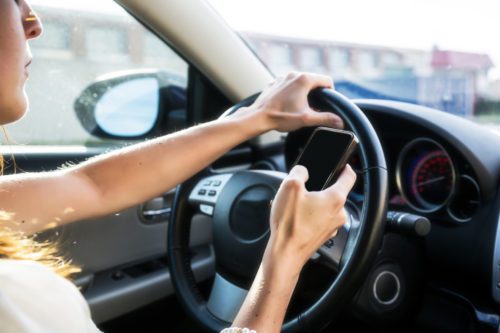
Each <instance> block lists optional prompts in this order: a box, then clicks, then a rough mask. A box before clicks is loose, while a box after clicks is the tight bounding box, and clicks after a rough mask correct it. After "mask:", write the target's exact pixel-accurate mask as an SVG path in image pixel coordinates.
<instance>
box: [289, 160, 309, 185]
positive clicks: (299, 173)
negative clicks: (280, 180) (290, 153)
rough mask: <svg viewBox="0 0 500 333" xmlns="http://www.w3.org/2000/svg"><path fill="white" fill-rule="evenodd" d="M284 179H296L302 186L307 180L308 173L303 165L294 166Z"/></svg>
mask: <svg viewBox="0 0 500 333" xmlns="http://www.w3.org/2000/svg"><path fill="white" fill-rule="evenodd" d="M286 179H296V180H298V181H300V182H301V183H302V184H305V182H307V180H308V179H309V172H308V171H307V168H306V167H305V166H303V165H299V164H298V165H296V166H294V167H293V168H292V170H290V173H289V174H288V176H287V177H286Z"/></svg>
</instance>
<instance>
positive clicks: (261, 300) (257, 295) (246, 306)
mask: <svg viewBox="0 0 500 333" xmlns="http://www.w3.org/2000/svg"><path fill="white" fill-rule="evenodd" d="M301 267H302V265H300V264H298V263H295V262H290V261H288V260H287V258H285V257H283V256H280V255H273V254H271V253H270V251H269V249H267V250H266V254H264V258H263V260H262V263H261V266H260V267H259V271H258V272H257V275H256V277H255V279H254V282H253V284H252V287H251V288H250V290H249V292H248V295H247V297H246V299H245V301H244V303H243V305H242V307H241V309H240V311H239V312H238V315H237V317H236V319H235V320H234V322H233V326H235V327H247V328H249V329H252V330H255V331H257V332H258V333H262V332H264V333H278V332H280V330H281V325H282V324H283V320H284V318H285V313H286V309H287V307H288V303H289V302H290V298H291V297H292V293H293V290H294V288H295V285H296V284H297V281H298V278H299V273H300V268H301Z"/></svg>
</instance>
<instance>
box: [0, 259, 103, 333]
mask: <svg viewBox="0 0 500 333" xmlns="http://www.w3.org/2000/svg"><path fill="white" fill-rule="evenodd" d="M0 322H2V329H3V330H5V332H80V331H81V332H98V330H97V328H96V327H95V325H94V324H93V322H92V321H91V318H90V310H89V307H88V305H87V303H86V301H85V299H84V298H83V296H82V295H81V293H80V292H79V291H78V289H77V288H76V287H75V286H74V285H73V284H72V283H71V282H70V281H68V280H66V279H64V278H63V277H60V276H58V275H57V274H55V273H53V272H52V270H51V269H49V268H48V267H45V266H43V265H42V264H40V263H37V262H34V261H27V260H11V259H0ZM2 332H4V331H2Z"/></svg>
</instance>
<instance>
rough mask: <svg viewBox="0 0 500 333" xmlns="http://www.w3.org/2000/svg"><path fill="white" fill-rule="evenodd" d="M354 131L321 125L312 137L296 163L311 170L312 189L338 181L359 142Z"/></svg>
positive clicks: (308, 188) (325, 186)
mask: <svg viewBox="0 0 500 333" xmlns="http://www.w3.org/2000/svg"><path fill="white" fill-rule="evenodd" d="M358 142H359V141H358V138H357V137H356V135H354V133H352V132H349V131H342V130H337V129H332V128H328V127H318V128H317V129H316V130H314V132H313V133H312V134H311V136H310V137H309V140H308V141H307V143H306V145H305V147H304V150H303V151H302V153H300V155H299V157H298V158H297V160H296V161H295V163H294V165H297V164H300V165H302V166H305V167H306V168H307V170H308V171H309V179H308V180H307V182H306V189H307V190H308V191H321V190H323V189H325V188H327V187H328V186H330V185H331V184H333V183H335V182H336V181H337V179H338V177H339V175H340V173H341V172H342V170H343V169H344V167H345V165H346V164H347V161H348V160H349V157H350V156H351V155H352V153H353V152H354V150H355V149H356V147H357V145H358Z"/></svg>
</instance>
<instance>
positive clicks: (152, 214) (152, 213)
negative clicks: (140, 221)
mask: <svg viewBox="0 0 500 333" xmlns="http://www.w3.org/2000/svg"><path fill="white" fill-rule="evenodd" d="M171 211H172V208H170V207H165V208H161V209H152V210H143V211H142V215H143V216H144V217H155V216H158V215H166V214H167V215H170V212H171Z"/></svg>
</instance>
